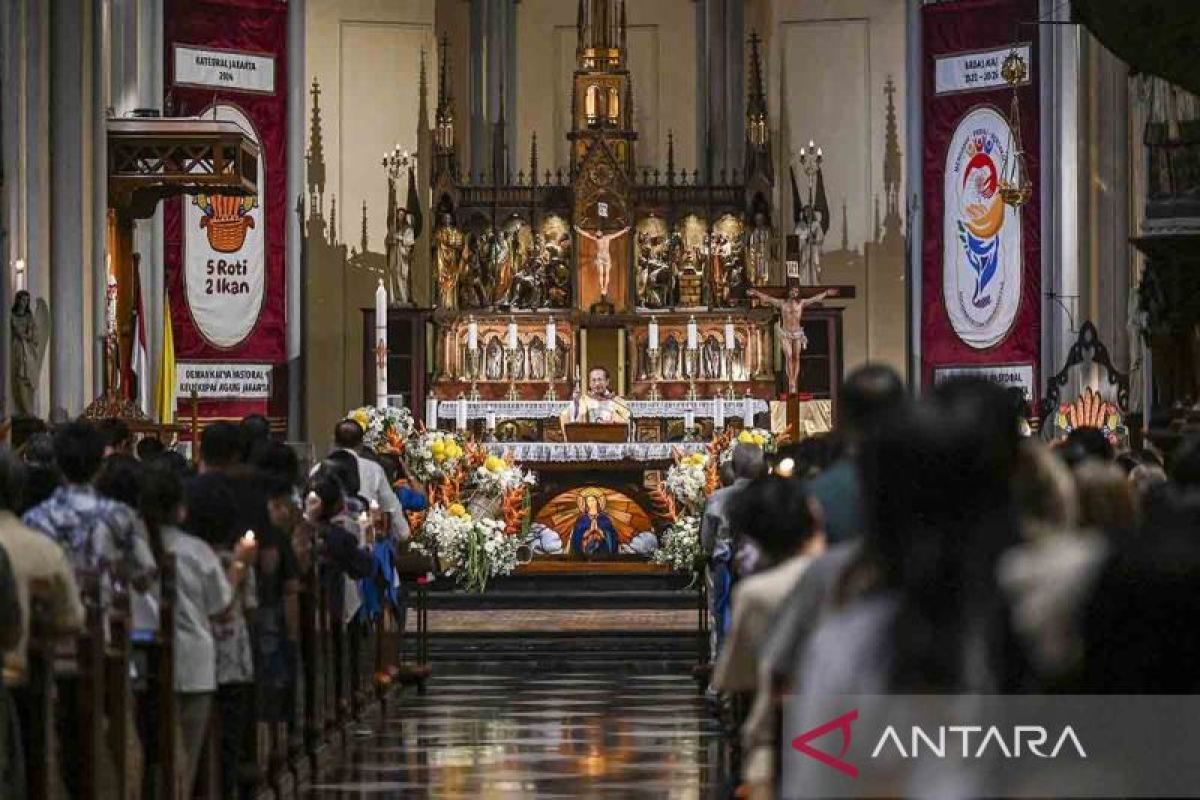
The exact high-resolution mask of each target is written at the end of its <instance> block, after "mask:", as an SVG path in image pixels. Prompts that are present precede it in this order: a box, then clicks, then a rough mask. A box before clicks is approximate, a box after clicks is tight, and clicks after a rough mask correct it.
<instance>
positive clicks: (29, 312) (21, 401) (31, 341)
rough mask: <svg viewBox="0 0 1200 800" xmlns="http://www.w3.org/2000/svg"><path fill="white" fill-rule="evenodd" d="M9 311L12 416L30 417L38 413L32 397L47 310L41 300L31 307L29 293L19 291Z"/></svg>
mask: <svg viewBox="0 0 1200 800" xmlns="http://www.w3.org/2000/svg"><path fill="white" fill-rule="evenodd" d="M11 311H12V313H11V316H10V317H9V323H8V324H9V332H10V335H11V341H10V342H9V347H10V356H11V364H10V366H9V368H10V369H11V371H12V375H11V378H12V393H13V416H18V417H20V416H33V415H34V414H36V413H37V409H36V408H35V405H34V396H35V394H36V393H37V385H38V376H39V375H41V373H42V362H43V361H44V360H45V357H46V344H47V343H48V342H49V341H50V308H49V306H47V305H46V301H45V300H43V299H42V298H40V297H39V298H38V301H37V305H36V306H35V305H33V304H32V303H31V302H30V294H29V292H27V291H25V290H24V289H21V290H20V291H18V292H17V294H16V297H15V298H14V299H13V305H12V309H11Z"/></svg>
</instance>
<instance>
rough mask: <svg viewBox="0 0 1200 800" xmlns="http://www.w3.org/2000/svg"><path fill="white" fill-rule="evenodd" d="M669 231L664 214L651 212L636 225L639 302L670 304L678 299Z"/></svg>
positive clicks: (645, 305) (654, 305)
mask: <svg viewBox="0 0 1200 800" xmlns="http://www.w3.org/2000/svg"><path fill="white" fill-rule="evenodd" d="M670 238H671V237H670V232H669V230H668V229H667V223H666V221H665V220H664V219H663V218H662V217H657V216H653V215H651V216H649V217H646V218H644V219H642V220H641V221H640V222H639V223H638V225H637V241H636V245H637V304H638V306H639V307H640V308H667V307H669V306H672V305H674V304H675V302H676V296H677V294H678V292H677V288H678V286H677V281H676V279H675V266H674V264H672V262H671V252H670V244H671V242H670Z"/></svg>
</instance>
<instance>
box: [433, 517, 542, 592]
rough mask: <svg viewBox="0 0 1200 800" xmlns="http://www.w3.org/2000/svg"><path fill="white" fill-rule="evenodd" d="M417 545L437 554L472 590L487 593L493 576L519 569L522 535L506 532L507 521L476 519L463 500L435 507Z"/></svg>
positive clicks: (446, 568) (444, 564)
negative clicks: (462, 503) (518, 552)
mask: <svg viewBox="0 0 1200 800" xmlns="http://www.w3.org/2000/svg"><path fill="white" fill-rule="evenodd" d="M414 546H415V547H417V548H418V549H420V550H423V551H425V552H431V551H432V553H434V554H436V555H437V558H438V561H439V562H441V565H442V569H443V570H444V572H445V574H447V575H453V576H454V578H455V580H456V581H457V583H458V585H459V586H461V587H463V588H464V589H466V590H467V591H472V592H483V590H484V589H486V588H487V583H488V581H489V580H491V579H492V578H495V577H497V576H500V575H507V574H509V573H510V572H512V571H513V570H514V569H516V566H517V550H518V548H519V547H520V537H518V536H508V535H506V534H505V533H504V522H503V521H501V520H494V519H490V518H486V517H484V518H476V517H473V516H471V514H470V513H469V512H468V511H467V510H466V508H464V507H463V506H462V505H461V504H459V503H453V504H452V505H451V506H450V507H449V508H447V507H445V506H434V507H433V508H431V509H429V513H428V514H427V515H426V517H425V525H424V528H423V532H422V536H421V539H420V540H418V541H416V542H415V543H414Z"/></svg>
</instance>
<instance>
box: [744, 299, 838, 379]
mask: <svg viewBox="0 0 1200 800" xmlns="http://www.w3.org/2000/svg"><path fill="white" fill-rule="evenodd" d="M747 294H749V295H750V296H751V297H757V298H758V299H759V300H761V301H763V302H764V303H766V304H767V305H770V306H774V307H775V308H777V309H779V347H780V349H782V350H783V365H784V369H785V371H786V372H787V381H788V394H796V393H797V392H798V391H799V390H800V356H801V354H802V353H803V352H804V350H805V348H807V347H808V337H807V336H805V335H804V327H803V326H802V325H801V320H802V318H803V317H804V309H806V308H807V307H808V306H810V305H812V304H813V303H819V302H821V301H822V300H824V299H825V298H826V297H836V296H837V290H836V289H826V290H825V291H823V292H821V293H820V294H818V295H814V296H813V297H810V298H808V299H807V300H801V299H800V288H799V287H797V286H792V287H790V288H789V289H788V296H787V299H786V300H780V299H778V298H775V297H771V296H770V295H767V294H763V293H762V292H760V291H759V290H757V289H750V290H749V291H748V292H747Z"/></svg>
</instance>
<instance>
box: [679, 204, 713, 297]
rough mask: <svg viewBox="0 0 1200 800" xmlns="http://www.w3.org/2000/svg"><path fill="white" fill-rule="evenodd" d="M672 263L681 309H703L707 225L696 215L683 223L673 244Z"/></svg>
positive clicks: (680, 223) (690, 215) (706, 260)
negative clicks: (677, 283)
mask: <svg viewBox="0 0 1200 800" xmlns="http://www.w3.org/2000/svg"><path fill="white" fill-rule="evenodd" d="M671 251H672V252H671V255H672V259H673V261H672V263H673V264H674V267H675V274H676V276H677V277H678V281H679V306H680V307H681V308H700V307H703V306H704V301H705V299H706V292H705V286H704V277H705V274H706V269H705V267H706V266H707V262H708V223H706V222H705V221H704V220H702V219H700V217H698V216H696V215H695V214H689V215H687V216H686V217H684V218H683V219H681V220H680V221H679V223H678V225H676V227H675V234H674V236H672V241H671Z"/></svg>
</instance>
